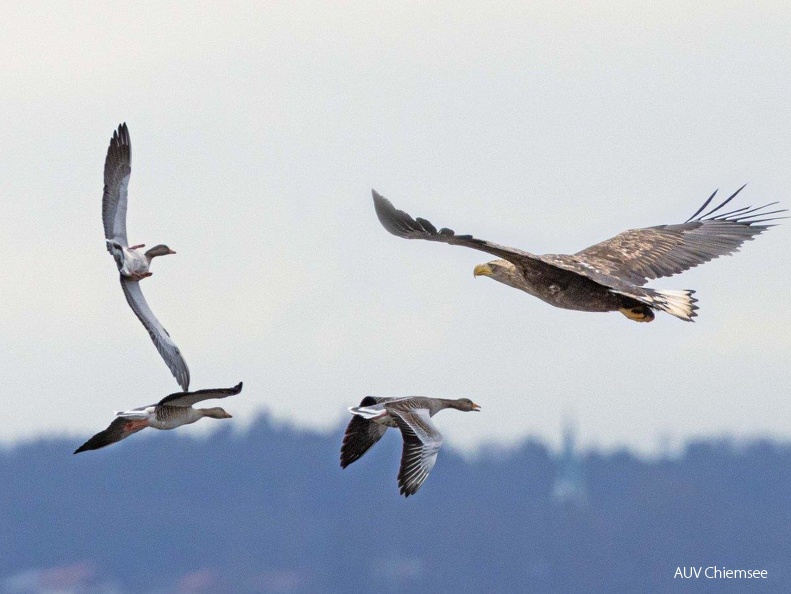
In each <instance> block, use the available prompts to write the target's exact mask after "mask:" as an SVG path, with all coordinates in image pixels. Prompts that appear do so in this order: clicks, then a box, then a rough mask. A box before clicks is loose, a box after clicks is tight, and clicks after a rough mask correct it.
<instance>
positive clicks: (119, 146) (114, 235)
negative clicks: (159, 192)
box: [102, 123, 132, 254]
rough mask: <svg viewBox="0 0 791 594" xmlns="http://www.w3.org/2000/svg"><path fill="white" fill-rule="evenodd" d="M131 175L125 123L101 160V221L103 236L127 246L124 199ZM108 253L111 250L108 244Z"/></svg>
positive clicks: (129, 146) (114, 136)
mask: <svg viewBox="0 0 791 594" xmlns="http://www.w3.org/2000/svg"><path fill="white" fill-rule="evenodd" d="M131 173H132V144H131V142H130V140H129V130H128V129H127V127H126V124H125V123H124V124H121V125H120V126H118V130H116V131H115V132H113V137H112V138H111V139H110V146H109V147H108V149H107V157H106V158H105V160H104V196H103V197H102V219H103V221H104V237H105V239H106V240H108V241H114V242H117V243H119V244H120V245H122V246H123V247H128V246H129V242H128V241H127V239H126V198H127V193H128V187H129V176H130V175H131ZM107 250H108V251H109V252H110V253H111V254H112V253H113V251H112V249H111V248H110V245H109V244H108V246H107Z"/></svg>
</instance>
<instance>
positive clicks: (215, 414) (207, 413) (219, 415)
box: [198, 406, 233, 419]
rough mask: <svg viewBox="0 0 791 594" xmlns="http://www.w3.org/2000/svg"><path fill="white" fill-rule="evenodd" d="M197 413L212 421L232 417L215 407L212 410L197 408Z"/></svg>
mask: <svg viewBox="0 0 791 594" xmlns="http://www.w3.org/2000/svg"><path fill="white" fill-rule="evenodd" d="M198 410H199V411H201V413H202V414H203V416H204V417H211V418H212V419H232V418H233V417H232V416H231V415H230V414H228V413H227V412H225V409H222V408H220V407H219V406H215V407H214V408H199V409H198Z"/></svg>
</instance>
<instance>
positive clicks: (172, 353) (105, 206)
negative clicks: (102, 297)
mask: <svg viewBox="0 0 791 594" xmlns="http://www.w3.org/2000/svg"><path fill="white" fill-rule="evenodd" d="M131 172H132V145H131V143H130V140H129V130H128V129H127V127H126V123H123V124H121V125H120V126H118V130H116V131H115V132H113V137H112V138H111V139H110V146H109V148H108V149H107V157H106V159H105V161H104V196H103V197H102V219H103V220H104V237H105V241H106V243H107V251H108V252H110V254H111V255H112V256H113V259H115V263H116V265H117V266H118V271H119V272H120V273H121V288H122V289H123V291H124V295H125V296H126V301H127V303H129V306H130V307H131V308H132V311H133V312H135V315H136V316H137V317H138V319H139V320H140V321H141V322H142V323H143V326H144V327H145V329H146V330H147V331H148V334H149V336H151V340H152V341H154V345H155V346H156V347H157V350H158V351H159V354H160V355H162V358H163V359H164V360H165V363H166V364H167V366H168V368H169V369H170V371H171V373H172V374H173V377H175V378H176V381H177V382H178V384H179V385H180V386H181V389H182V390H185V391H186V390H188V389H189V385H190V371H189V369H188V368H187V363H186V362H185V361H184V357H182V355H181V351H180V350H179V348H178V347H177V346H176V343H175V342H173V339H172V338H170V334H168V331H167V330H165V328H164V327H163V326H162V324H160V323H159V320H157V318H156V317H155V316H154V313H153V312H152V311H151V308H150V307H148V303H146V299H145V297H143V293H142V291H141V290H140V284H139V283H140V281H141V280H142V279H144V278H146V277H149V276H151V274H152V273H151V272H149V270H148V269H149V267H150V266H151V260H153V259H154V258H156V257H157V256H167V255H168V254H175V253H176V252H174V251H173V250H171V249H170V248H169V247H168V246H166V245H157V246H154V247H153V248H151V249H150V250H147V251H146V252H142V251H140V248H143V247H145V244H139V245H133V246H131V247H130V246H129V242H128V241H127V239H126V205H127V193H128V187H129V176H130V175H131Z"/></svg>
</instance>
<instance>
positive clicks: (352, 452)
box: [341, 396, 390, 468]
mask: <svg viewBox="0 0 791 594" xmlns="http://www.w3.org/2000/svg"><path fill="white" fill-rule="evenodd" d="M387 400H390V399H389V398H380V397H378V396H366V397H365V398H363V399H362V401H361V402H360V406H373V405H374V404H379V403H380V402H384V401H387ZM385 431H387V425H382V424H381V423H377V422H376V421H371V420H369V419H366V418H364V417H361V416H359V415H354V416H353V417H352V420H351V421H349V424H348V425H347V426H346V432H345V433H344V434H343V444H342V445H341V468H346V467H347V466H348V465H349V464H351V463H352V462H355V461H357V460H359V459H360V458H362V456H363V454H365V452H367V451H368V450H370V449H371V447H372V446H373V445H374V444H375V443H376V442H377V441H379V440H380V439H381V438H382V436H383V435H384V434H385Z"/></svg>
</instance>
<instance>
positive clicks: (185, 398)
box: [158, 382, 242, 406]
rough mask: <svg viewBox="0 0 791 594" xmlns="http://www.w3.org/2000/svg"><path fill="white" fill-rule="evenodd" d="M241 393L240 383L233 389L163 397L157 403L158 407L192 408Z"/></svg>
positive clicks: (217, 389)
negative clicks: (199, 403) (214, 399)
mask: <svg viewBox="0 0 791 594" xmlns="http://www.w3.org/2000/svg"><path fill="white" fill-rule="evenodd" d="M241 391H242V382H239V383H238V384H236V385H235V386H234V387H233V388H211V389H208V390H197V391H195V392H176V393H175V394H170V395H169V396H165V397H164V398H163V399H162V400H160V401H159V403H158V405H162V404H167V405H168V406H192V405H194V404H197V403H198V402H202V401H203V400H211V399H212V398H228V396H234V395H236V394H238V393H239V392H241Z"/></svg>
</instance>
